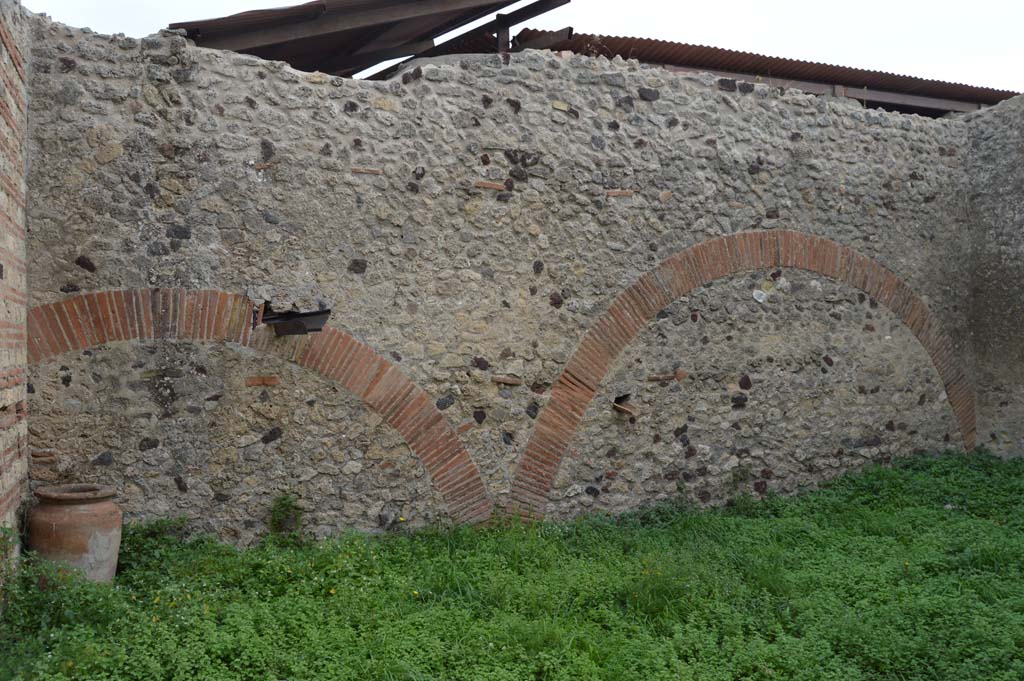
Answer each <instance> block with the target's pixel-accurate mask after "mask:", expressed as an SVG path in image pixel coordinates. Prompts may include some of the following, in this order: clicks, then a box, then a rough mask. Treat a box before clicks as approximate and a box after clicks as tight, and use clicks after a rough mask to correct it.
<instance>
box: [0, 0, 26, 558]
mask: <svg viewBox="0 0 1024 681" xmlns="http://www.w3.org/2000/svg"><path fill="white" fill-rule="evenodd" d="M26 36H27V26H26V25H25V17H24V16H23V15H22V13H21V10H20V8H18V7H15V6H14V5H13V4H12V3H3V4H2V5H0V527H6V528H14V527H16V526H17V523H18V518H17V515H18V508H19V506H20V505H21V501H22V499H23V498H24V495H25V491H26V487H27V485H26V484H25V483H26V479H27V477H28V447H27V425H26V423H25V415H26V414H25V405H26V402H25V389H26V382H27V379H26V356H25V306H26V303H27V293H26V291H27V285H26V271H25V153H26V152H25V130H26V116H27V114H26V112H27V109H28V106H27V102H26V98H27V89H26V87H25V82H26V74H25V68H26V65H25V55H24V52H25V51H27V39H26ZM15 550H16V549H15ZM6 557H7V556H6V547H5V545H3V544H2V543H0V561H3V559H4V558H6Z"/></svg>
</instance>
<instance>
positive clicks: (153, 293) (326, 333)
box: [28, 289, 493, 523]
mask: <svg viewBox="0 0 1024 681" xmlns="http://www.w3.org/2000/svg"><path fill="white" fill-rule="evenodd" d="M262 312H263V307H262V305H257V304H256V303H255V302H253V301H251V300H249V299H248V298H246V297H245V296H242V295H237V294H231V293H225V292H223V291H213V290H186V289H130V290H115V291H101V292H95V293H86V294H81V295H76V296H73V297H70V298H66V299H64V300H61V301H59V302H56V303H50V304H48V305H41V306H38V307H34V308H32V309H31V310H30V311H29V314H28V353H29V363H31V364H35V363H37V362H39V361H41V360H44V359H48V358H50V357H54V356H57V355H61V354H63V353H66V352H73V351H78V350H85V349H87V348H92V347H96V346H100V345H104V344H107V343H113V342H119V341H134V340H158V339H165V340H189V341H199V342H209V343H229V344H237V345H242V346H246V347H251V348H255V349H259V350H263V351H267V352H271V353H273V354H276V355H279V356H282V357H284V358H285V359H288V360H290V361H293V362H295V363H297V364H298V365H299V366H302V367H305V368H307V369H309V370H311V371H314V372H316V373H318V374H320V375H321V376H324V377H326V378H328V379H330V380H333V381H336V382H338V383H340V384H341V385H342V386H343V387H345V389H347V390H348V391H349V392H351V393H353V394H355V395H356V396H358V397H359V398H360V399H362V400H363V402H364V403H365V404H366V405H367V406H368V407H369V408H370V409H372V410H374V411H375V412H377V413H378V414H380V416H381V417H383V419H384V421H385V422H386V423H387V424H388V425H390V426H391V427H392V428H394V429H395V430H397V431H398V433H399V434H400V435H401V436H402V437H403V438H404V439H405V442H406V444H408V445H409V448H410V449H411V450H412V452H413V453H414V454H415V455H416V456H417V457H418V458H419V460H420V461H421V462H422V463H423V467H424V468H425V469H426V471H427V473H428V475H430V478H431V480H432V481H433V483H434V485H435V486H436V487H437V489H438V490H439V491H440V492H441V496H442V498H443V499H444V501H445V504H446V506H447V507H448V513H449V515H450V516H451V518H452V519H453V520H454V521H455V522H458V523H476V522H483V521H485V520H487V519H488V518H490V517H491V513H492V509H493V505H492V502H491V500H490V499H489V498H488V496H487V490H486V487H485V485H484V481H483V478H482V477H481V475H480V471H479V469H478V468H477V466H476V463H475V462H474V461H473V459H472V458H471V457H470V456H469V453H468V452H467V451H466V448H465V447H464V446H463V444H462V442H461V441H460V440H459V436H458V435H457V434H456V432H455V430H454V429H453V428H452V426H451V424H450V423H448V420H447V419H445V418H444V416H443V415H442V414H441V412H440V411H439V410H438V409H437V407H436V406H435V405H434V402H433V400H431V399H430V396H429V395H427V393H426V392H425V391H424V390H422V389H421V388H419V387H418V386H416V385H415V384H414V383H413V382H412V381H411V380H410V379H409V378H408V377H407V376H406V375H405V374H404V373H403V372H402V371H401V369H399V368H398V367H396V366H395V365H394V364H393V363H392V362H390V361H388V360H387V359H385V358H384V357H382V356H381V355H379V354H378V353H377V352H375V351H374V350H373V349H372V348H371V347H370V346H368V345H366V344H365V343H363V342H361V341H359V340H357V339H355V338H354V337H352V336H351V335H349V334H348V333H346V332H344V331H341V330H339V329H336V328H333V327H325V328H324V330H323V331H322V332H320V333H317V334H312V335H309V336H292V337H289V338H287V339H281V340H275V338H274V334H273V332H272V331H270V330H269V329H268V328H267V327H265V326H259V327H257V328H256V329H255V330H254V329H253V321H258V320H259V318H260V316H261V315H262Z"/></svg>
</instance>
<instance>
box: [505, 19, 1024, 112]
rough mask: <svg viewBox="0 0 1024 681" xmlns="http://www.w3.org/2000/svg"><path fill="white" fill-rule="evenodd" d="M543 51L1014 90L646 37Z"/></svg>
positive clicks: (848, 82) (937, 91)
mask: <svg viewBox="0 0 1024 681" xmlns="http://www.w3.org/2000/svg"><path fill="white" fill-rule="evenodd" d="M550 33H551V32H550V31H537V30H533V29H524V30H523V31H521V32H520V33H519V35H518V36H517V37H516V39H517V41H518V42H520V43H525V42H528V41H531V40H535V39H538V38H540V37H543V36H545V35H550ZM549 49H551V50H568V51H572V52H576V53H579V54H588V55H592V56H599V55H603V56H605V57H613V56H616V55H618V56H620V57H622V58H624V59H637V60H639V61H641V62H646V63H651V64H664V65H668V66H680V67H689V68H703V69H709V70H713V71H730V72H736V73H743V74H750V75H754V76H759V77H761V78H762V79H764V80H778V81H781V82H780V85H784V84H785V81H786V80H787V79H791V80H805V81H815V82H820V83H829V84H832V83H834V84H837V85H844V86H846V87H850V88H868V89H874V90H886V91H893V92H904V93H908V94H914V95H922V96H928V97H936V98H944V99H956V100H960V101H966V102H977V103H979V104H996V103H998V102H1001V101H1002V100H1004V99H1009V98H1010V97H1013V96H1015V95H1017V94H1018V93H1016V92H1012V91H1010V90H999V89H995V88H988V87H978V86H974V85H966V84H964V83H949V82H946V81H941V80H931V79H927V78H917V77H915V76H907V75H901V74H895V73H887V72H884V71H870V70H867V69H858V68H852V67H849V66H837V65H834V64H822V63H818V62H809V61H802V60H799V59H786V58H783V57H770V56H766V55H763V54H754V53H752V52H741V51H738V50H726V49H723V48H720V47H708V46H706V45H690V44H686V43H674V42H670V41H667V40H655V39H651V38H628V37H622V36H602V35H588V34H576V35H574V36H573V37H572V38H570V39H569V40H565V41H562V42H560V43H556V44H554V45H552V46H551V47H550V48H549Z"/></svg>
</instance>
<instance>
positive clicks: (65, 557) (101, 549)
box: [28, 484, 122, 582]
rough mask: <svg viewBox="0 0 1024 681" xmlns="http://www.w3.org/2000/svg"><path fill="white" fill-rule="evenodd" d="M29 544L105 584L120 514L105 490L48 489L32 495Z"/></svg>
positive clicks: (110, 576)
mask: <svg viewBox="0 0 1024 681" xmlns="http://www.w3.org/2000/svg"><path fill="white" fill-rule="evenodd" d="M35 495H36V498H37V499H38V500H39V503H38V504H37V505H36V506H35V507H34V508H33V509H32V510H31V511H30V512H29V516H28V542H29V546H30V548H32V549H33V550H34V551H35V552H36V553H38V554H39V555H40V556H42V557H43V558H46V559H48V560H52V561H55V562H60V563H65V564H68V565H71V566H73V567H75V568H78V569H79V570H81V571H82V572H83V573H84V574H85V576H86V578H87V579H90V580H92V581H94V582H109V581H111V580H113V579H114V573H115V572H116V571H117V552H118V550H119V549H120V547H121V517H122V514H121V509H120V508H119V507H118V505H117V504H115V503H114V502H113V501H112V499H113V498H114V496H115V495H116V493H115V491H114V488H113V487H110V486H107V485H88V484H81V485H49V486H46V487H39V488H37V489H36V490H35Z"/></svg>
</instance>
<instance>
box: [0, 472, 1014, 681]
mask: <svg viewBox="0 0 1024 681" xmlns="http://www.w3.org/2000/svg"><path fill="white" fill-rule="evenodd" d="M1022 500H1024V460H1017V461H1000V460H998V459H995V458H991V457H987V456H978V455H976V456H970V457H965V456H954V455H947V456H943V457H939V458H915V459H910V460H906V461H903V462H901V463H899V464H898V465H896V466H895V467H894V468H891V469H886V468H872V469H870V470H866V471H864V472H862V473H859V474H856V475H852V476H849V477H846V478H844V479H842V480H839V481H837V482H836V483H834V484H833V485H831V486H830V487H829V488H828V489H826V490H823V491H820V492H815V493H810V494H807V495H804V496H801V497H797V498H787V499H778V498H770V499H768V500H765V501H762V502H756V503H755V502H753V501H751V500H741V501H740V502H739V503H737V504H736V505H734V506H733V507H731V508H728V509H723V510H719V511H711V512H697V511H693V510H690V509H686V508H683V507H680V506H671V505H668V506H660V507H657V508H654V509H652V510H649V511H645V512H642V513H638V514H633V515H629V516H626V517H621V518H618V519H610V518H589V519H583V520H579V521H577V522H572V523H567V524H541V525H535V526H530V527H523V526H519V525H511V526H507V527H498V526H495V527H489V528H482V529H479V528H478V529H459V530H454V531H431V532H421V533H417V534H413V535H409V536H403V535H399V536H388V537H384V538H368V537H365V536H359V535H347V536H344V537H342V538H339V539H337V540H334V541H329V542H322V543H296V542H293V541H292V542H289V541H281V540H277V541H268V542H266V543H265V544H264V545H262V546H260V547H258V548H255V549H252V550H249V551H244V552H239V551H236V550H234V549H233V548H231V547H228V546H225V545H222V544H217V543H215V542H213V541H211V540H208V539H192V540H183V539H180V538H178V537H177V536H175V533H174V532H173V531H172V530H173V529H174V526H173V524H171V523H159V524H156V525H146V526H139V527H133V528H129V529H128V531H127V532H126V538H125V542H124V545H123V548H122V562H123V571H122V573H121V574H120V575H119V576H118V578H117V580H116V583H115V585H113V586H95V585H90V584H86V583H83V582H81V581H77V580H73V579H68V578H67V577H60V576H55V575H53V574H50V575H49V576H48V579H49V580H50V582H51V583H57V587H56V588H51V589H48V590H40V589H39V588H38V587H37V583H38V580H39V573H40V571H41V570H43V568H40V567H33V566H31V565H30V566H29V567H28V568H25V569H23V570H22V571H21V572H20V573H19V576H18V577H16V578H10V579H9V580H8V582H7V584H8V587H7V589H8V592H7V594H6V602H5V604H4V612H3V615H0V651H2V652H3V654H2V655H0V679H36V678H39V679H65V678H75V679H144V680H146V681H153V680H157V679H182V680H185V679H189V680H191V679H268V680H278V679H289V680H296V679H358V680H359V681H370V680H373V679H467V680H470V679H472V680H474V681H477V680H481V679H508V680H510V681H511V680H513V679H515V680H518V679H573V680H577V679H614V680H619V679H644V680H645V681H647V680H651V679H684V680H685V679H700V680H708V681H711V680H726V679H728V680H732V679H765V680H767V679H773V680H777V679H808V680H812V679H813V680H814V681H821V680H826V679H837V680H842V681H856V680H859V679H899V680H900V681H904V680H910V679H957V680H961V679H971V680H974V679H979V680H980V679H985V680H986V681H999V680H1010V679H1014V680H1019V679H1022V678H1024V580H1022V574H1021V573H1022V569H1024V533H1022V529H1024V505H1022Z"/></svg>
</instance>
